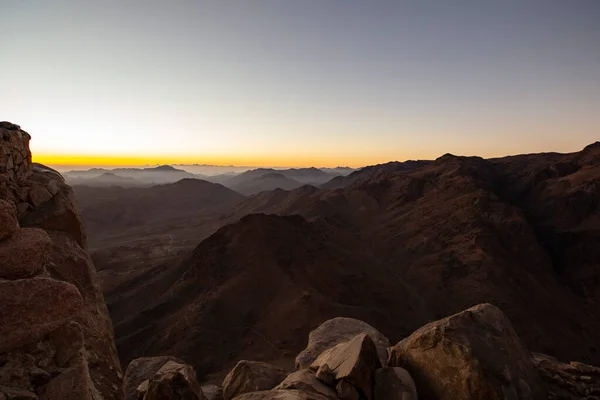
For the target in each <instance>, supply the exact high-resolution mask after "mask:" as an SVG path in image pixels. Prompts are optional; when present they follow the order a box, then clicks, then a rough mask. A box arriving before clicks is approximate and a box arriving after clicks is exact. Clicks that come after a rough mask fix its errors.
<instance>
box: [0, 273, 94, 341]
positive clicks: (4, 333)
mask: <svg viewBox="0 0 600 400" xmlns="http://www.w3.org/2000/svg"><path fill="white" fill-rule="evenodd" d="M0 304H2V307H0V337H2V341H1V342H0V352H4V351H7V350H10V349H12V348H17V347H19V346H23V345H26V344H29V343H33V342H35V341H37V340H39V339H40V338H42V337H43V336H44V335H46V334H48V333H50V332H52V331H53V330H55V329H57V328H58V327H60V326H61V325H63V324H64V323H66V322H67V321H68V320H70V319H71V318H73V317H74V316H75V315H77V313H78V312H80V311H81V310H82V309H83V299H82V297H81V294H80V293H79V290H77V288H76V287H75V286H74V285H72V284H70V283H67V282H62V281H57V280H54V279H50V278H32V279H19V280H16V281H0Z"/></svg>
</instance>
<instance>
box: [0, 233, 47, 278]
mask: <svg viewBox="0 0 600 400" xmlns="http://www.w3.org/2000/svg"><path fill="white" fill-rule="evenodd" d="M51 246H52V242H51V241H50V238H49V237H48V234H47V233H46V231H44V230H42V229H35V228H24V229H19V230H17V231H16V232H15V233H14V234H13V235H12V236H11V237H9V238H8V239H6V240H3V241H1V242H0V278H3V279H20V278H28V277H31V276H33V275H35V274H37V273H38V272H40V271H42V270H43V267H44V262H45V261H46V258H47V256H48V252H49V251H50V247H51Z"/></svg>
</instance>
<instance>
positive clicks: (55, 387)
mask: <svg viewBox="0 0 600 400" xmlns="http://www.w3.org/2000/svg"><path fill="white" fill-rule="evenodd" d="M40 392H41V395H40V400H98V399H101V397H100V394H99V393H98V391H97V390H96V388H95V387H94V384H93V382H92V379H91V377H90V373H89V370H88V365H87V362H86V361H85V359H84V358H83V356H78V357H77V360H76V361H75V362H73V363H72V365H71V367H69V368H68V369H65V370H62V371H61V373H60V374H59V375H58V376H56V377H55V378H54V379H52V380H51V381H50V382H48V384H47V385H45V386H44V387H43V388H42V389H41V390H40Z"/></svg>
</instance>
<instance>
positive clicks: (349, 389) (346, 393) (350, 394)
mask: <svg viewBox="0 0 600 400" xmlns="http://www.w3.org/2000/svg"><path fill="white" fill-rule="evenodd" d="M335 390H336V392H337V395H338V397H339V398H340V400H360V394H359V393H358V390H357V389H356V388H355V387H354V386H352V384H351V383H349V382H347V381H345V380H343V379H342V380H341V381H339V382H338V384H337V385H336V386H335ZM386 400H387V399H386Z"/></svg>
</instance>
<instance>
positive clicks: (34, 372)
mask: <svg viewBox="0 0 600 400" xmlns="http://www.w3.org/2000/svg"><path fill="white" fill-rule="evenodd" d="M29 377H30V379H31V383H33V385H34V386H36V387H37V386H42V385H45V384H46V383H48V382H50V379H52V375H50V374H49V373H48V372H47V371H44V370H43V369H41V368H39V367H33V368H32V369H31V371H29Z"/></svg>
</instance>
